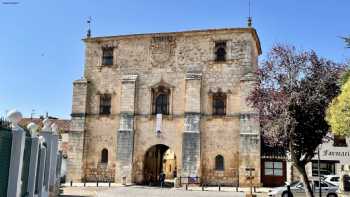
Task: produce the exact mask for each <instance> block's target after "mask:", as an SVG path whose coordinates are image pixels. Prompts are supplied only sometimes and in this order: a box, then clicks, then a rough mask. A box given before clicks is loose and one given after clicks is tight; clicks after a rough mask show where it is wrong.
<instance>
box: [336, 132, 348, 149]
mask: <svg viewBox="0 0 350 197" xmlns="http://www.w3.org/2000/svg"><path fill="white" fill-rule="evenodd" d="M333 146H337V147H346V146H347V144H346V138H345V137H344V136H341V135H335V136H334V143H333Z"/></svg>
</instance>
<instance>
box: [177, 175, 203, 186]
mask: <svg viewBox="0 0 350 197" xmlns="http://www.w3.org/2000/svg"><path fill="white" fill-rule="evenodd" d="M179 181H180V185H182V184H186V185H189V184H197V185H199V184H201V177H198V176H196V177H191V176H187V177H183V176H180V177H179Z"/></svg>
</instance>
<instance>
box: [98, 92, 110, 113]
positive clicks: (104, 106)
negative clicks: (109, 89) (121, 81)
mask: <svg viewBox="0 0 350 197" xmlns="http://www.w3.org/2000/svg"><path fill="white" fill-rule="evenodd" d="M111 99H112V96H111V95H110V94H102V95H100V115H109V114H111Z"/></svg>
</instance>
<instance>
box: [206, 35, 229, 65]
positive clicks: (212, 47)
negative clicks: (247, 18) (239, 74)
mask: <svg viewBox="0 0 350 197" xmlns="http://www.w3.org/2000/svg"><path fill="white" fill-rule="evenodd" d="M223 42H224V43H226V48H225V51H226V58H225V61H216V53H215V52H216V44H217V43H223ZM231 48H232V40H231V39H211V41H210V52H211V59H210V62H211V63H214V64H222V63H228V62H229V61H231V59H232V55H231V51H232V49H231Z"/></svg>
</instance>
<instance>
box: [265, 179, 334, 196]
mask: <svg viewBox="0 0 350 197" xmlns="http://www.w3.org/2000/svg"><path fill="white" fill-rule="evenodd" d="M310 182H311V188H312V189H313V191H314V194H315V196H318V195H319V181H318V180H311V181H310ZM287 185H289V186H290V191H291V192H292V197H301V196H303V197H304V196H306V195H305V190H304V184H303V182H301V181H296V182H293V183H291V184H288V183H286V185H285V186H283V187H277V188H274V189H272V190H270V191H269V193H268V196H269V197H288V190H287ZM321 189H322V196H325V197H338V195H337V190H338V186H335V185H333V184H332V183H328V182H326V181H321Z"/></svg>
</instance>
